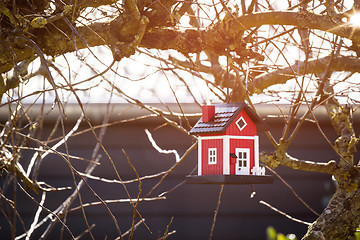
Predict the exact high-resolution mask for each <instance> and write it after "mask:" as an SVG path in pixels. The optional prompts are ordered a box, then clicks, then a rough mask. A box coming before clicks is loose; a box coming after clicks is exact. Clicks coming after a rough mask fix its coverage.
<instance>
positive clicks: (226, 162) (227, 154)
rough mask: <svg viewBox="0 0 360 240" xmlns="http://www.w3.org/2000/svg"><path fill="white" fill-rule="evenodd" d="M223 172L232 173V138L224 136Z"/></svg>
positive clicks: (225, 173)
mask: <svg viewBox="0 0 360 240" xmlns="http://www.w3.org/2000/svg"><path fill="white" fill-rule="evenodd" d="M223 174H224V175H230V138H229V136H224V139H223Z"/></svg>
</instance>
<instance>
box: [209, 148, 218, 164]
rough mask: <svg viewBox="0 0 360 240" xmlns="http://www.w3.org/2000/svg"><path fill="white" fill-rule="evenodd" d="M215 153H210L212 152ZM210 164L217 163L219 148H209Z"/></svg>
mask: <svg viewBox="0 0 360 240" xmlns="http://www.w3.org/2000/svg"><path fill="white" fill-rule="evenodd" d="M212 152H213V153H214V155H213V154H210V153H212ZM208 164H209V165H216V164H217V148H208Z"/></svg>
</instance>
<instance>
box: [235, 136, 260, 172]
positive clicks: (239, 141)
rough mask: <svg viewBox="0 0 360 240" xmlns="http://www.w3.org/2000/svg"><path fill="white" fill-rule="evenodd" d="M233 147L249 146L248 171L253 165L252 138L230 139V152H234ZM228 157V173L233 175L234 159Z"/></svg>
mask: <svg viewBox="0 0 360 240" xmlns="http://www.w3.org/2000/svg"><path fill="white" fill-rule="evenodd" d="M235 148H250V172H249V174H251V169H252V168H253V167H254V165H255V158H254V140H252V139H230V153H235ZM231 159H232V158H230V175H235V164H236V162H235V161H232V160H231Z"/></svg>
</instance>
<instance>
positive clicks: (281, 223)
mask: <svg viewBox="0 0 360 240" xmlns="http://www.w3.org/2000/svg"><path fill="white" fill-rule="evenodd" d="M96 108H97V109H98V111H97V110H96ZM104 108H105V106H102V105H96V106H94V107H93V109H91V111H92V113H89V117H90V118H91V119H93V123H94V124H99V122H100V119H101V116H99V115H98V114H97V113H99V114H100V112H101V111H103V109H104ZM124 109H126V106H123V105H119V106H116V111H115V112H114V113H113V115H112V117H111V121H114V120H119V119H121V118H124V117H125V116H123V115H120V116H119V115H118V114H117V113H119V112H123V111H122V110H124ZM188 109H189V111H193V112H194V111H199V112H200V111H201V109H200V108H199V109H196V108H194V106H193V105H189V106H188ZM89 111H90V110H89ZM131 111H132V112H131V114H133V116H139V115H141V114H143V112H139V111H137V110H134V109H132V110H131ZM258 111H259V114H260V115H262V116H263V117H265V116H268V117H267V118H266V119H265V120H266V121H267V123H268V124H269V125H270V127H271V132H272V133H273V135H274V136H275V137H279V136H280V134H281V131H282V127H283V122H282V118H281V117H269V114H271V115H274V114H278V113H279V112H278V111H277V110H276V109H272V110H271V109H268V107H261V106H260V107H259V110H258ZM129 112H130V110H129V111H127V114H130V113H129ZM0 114H1V116H2V117H3V118H4V117H6V113H0ZM34 114H36V113H34ZM69 116H70V117H69V120H68V122H67V124H68V125H67V126H66V128H67V129H70V128H71V127H72V126H73V124H74V122H73V120H75V119H76V116H77V112H76V111H75V113H74V112H72V113H71V114H69ZM126 117H128V116H126ZM318 117H319V119H320V120H321V125H322V130H323V131H324V132H325V133H328V135H329V137H330V140H332V141H333V140H334V139H335V137H336V136H335V132H334V131H333V129H332V128H331V125H330V124H329V121H328V120H327V118H326V117H325V116H324V114H323V112H322V113H321V112H320V113H319V115H318ZM53 119H55V118H54V116H53V117H51V116H50V117H49V121H48V122H47V124H46V128H47V129H45V133H44V136H46V132H49V131H50V127H51V126H52V124H53ZM196 119H197V117H194V118H192V119H191V123H192V124H193V123H194V122H195V121H196ZM358 122H359V121H357V122H356V121H355V123H356V128H357V129H358V128H359V124H358ZM162 124H163V122H161V121H160V122H159V121H157V120H154V119H147V120H146V119H145V120H141V121H137V122H132V123H124V124H117V125H114V126H111V127H109V128H108V129H107V132H106V137H105V139H104V146H105V147H106V149H107V151H108V152H109V154H110V156H111V157H112V159H113V161H114V163H115V167H116V169H117V171H118V172H119V174H120V176H121V178H122V179H123V180H128V179H134V178H136V175H135V174H134V172H133V171H132V169H131V168H130V167H129V164H128V162H127V160H126V157H125V155H124V154H123V152H122V149H124V150H125V151H126V153H127V155H128V156H129V158H130V160H131V163H132V164H133V165H134V167H135V168H136V170H137V172H138V173H139V174H140V176H144V175H149V174H155V173H158V172H161V171H166V170H167V169H169V168H170V167H171V166H172V165H173V164H175V158H174V156H173V155H164V154H160V153H158V152H157V151H156V150H154V149H153V148H152V146H151V144H150V142H149V140H148V139H147V137H146V133H145V131H144V129H145V128H147V129H149V131H150V132H152V133H153V137H154V139H155V140H156V142H157V143H158V145H159V146H160V147H161V148H163V149H176V150H177V151H178V152H179V154H180V155H182V154H183V153H184V152H185V150H186V149H187V148H188V147H189V146H190V145H191V144H192V139H191V138H190V137H188V136H185V135H184V134H181V133H180V132H178V131H177V130H175V129H173V128H171V127H169V126H166V127H162V128H159V129H156V128H157V127H159V126H160V125H162ZM81 128H82V129H85V128H86V124H85V123H84V124H82V126H81ZM58 135H60V132H59V133H58ZM95 144H96V141H95V139H94V138H93V136H92V134H91V133H90V132H88V133H85V134H82V135H79V136H76V137H73V138H71V139H70V140H69V141H68V148H69V153H70V154H72V155H76V156H82V157H84V158H87V159H90V158H91V154H92V149H93V148H94V146H95ZM60 150H62V151H65V149H64V148H61V149H60ZM272 150H273V148H272V146H271V145H270V143H269V141H268V140H267V139H266V137H265V136H264V135H263V134H260V151H267V152H270V151H272ZM289 153H290V154H292V155H293V156H294V157H298V158H301V159H308V160H313V161H318V162H325V161H328V160H330V159H337V157H336V154H334V153H333V151H332V150H331V147H330V146H329V145H328V144H327V142H326V141H325V140H324V138H323V137H322V135H321V134H320V133H319V131H318V129H317V127H316V126H315V124H313V123H311V122H306V123H305V126H304V128H303V130H302V131H300V133H299V134H298V136H297V137H296V138H295V141H294V143H293V144H292V145H291V147H290V149H289ZM101 154H102V156H103V157H102V158H101V165H100V166H98V167H97V168H96V169H95V171H94V173H93V175H96V176H101V177H104V178H107V179H116V174H115V172H114V170H113V166H112V164H111V163H110V161H109V160H108V159H107V158H106V157H105V154H104V153H103V152H102V153H101ZM31 156H32V155H31V153H30V152H28V153H27V152H25V156H24V159H23V160H22V162H23V164H24V165H25V166H26V162H27V161H29V159H30V158H31ZM357 159H359V157H357ZM72 164H73V165H74V166H75V167H76V169H78V170H79V171H84V169H85V167H86V165H87V163H86V162H84V161H79V160H72ZM196 164H197V151H196V150H195V151H193V152H192V153H191V154H190V155H189V157H188V158H187V159H186V160H185V161H184V162H182V163H181V164H180V165H179V167H178V168H176V170H175V171H174V172H173V173H171V174H170V175H169V176H168V177H167V178H166V179H165V181H164V183H163V184H161V185H160V187H159V188H157V189H156V190H155V191H154V192H153V193H152V194H151V195H150V197H151V196H156V195H158V194H161V193H162V192H165V191H169V193H168V194H166V195H165V196H166V200H158V201H153V202H142V203H140V205H139V211H140V213H141V214H142V217H143V218H145V219H146V220H145V221H146V223H147V224H148V226H149V227H150V229H151V231H152V234H150V233H149V232H148V231H147V230H146V228H145V227H144V226H139V228H138V230H137V231H136V232H135V235H134V239H157V237H159V236H161V235H162V234H163V233H164V231H165V229H166V226H167V225H168V224H169V222H170V220H171V218H172V217H174V219H173V221H172V223H171V225H170V227H169V231H170V232H171V231H172V230H176V233H175V234H173V235H171V236H170V237H169V238H168V239H208V237H209V233H210V229H211V224H212V219H213V215H214V210H215V208H216V204H217V200H218V194H219V190H220V186H216V185H215V186H209V185H189V184H184V183H183V182H184V180H185V176H186V175H188V174H189V173H190V172H191V171H192V170H193V169H194V168H195V167H196ZM276 171H277V172H278V173H279V174H280V175H281V176H282V177H283V178H284V179H285V180H286V181H287V182H288V183H289V184H290V185H291V186H292V187H293V189H294V190H295V191H296V192H297V194H298V195H299V196H301V197H302V198H303V199H304V200H305V201H306V202H307V203H308V204H309V205H310V206H311V207H312V208H313V209H314V210H315V211H317V212H321V211H322V209H323V208H324V206H325V204H326V203H327V201H328V198H329V196H331V194H332V192H333V191H334V182H333V181H332V180H331V176H329V175H326V174H315V173H308V172H301V171H294V170H291V169H288V168H285V167H279V168H278V169H276ZM196 172H197V171H195V172H194V173H196ZM268 173H269V172H268ZM4 179H5V175H4V173H3V176H2V178H1V181H2V182H3V181H4ZM39 180H40V181H45V182H47V183H49V184H51V185H52V186H55V187H61V186H68V185H70V186H73V185H74V184H73V180H72V174H71V171H70V170H69V167H68V164H67V163H66V162H65V161H64V160H63V159H61V158H60V157H58V156H55V155H51V156H48V157H47V158H46V159H45V161H44V163H43V165H42V167H41V174H40V176H39ZM76 180H77V181H79V178H78V177H76ZM159 180H160V178H155V179H149V180H144V181H143V182H142V195H143V196H144V195H145V194H146V193H147V192H148V191H149V190H150V189H151V188H152V187H153V186H154V185H155V184H156V183H158V182H159ZM1 184H2V183H1ZM88 184H89V185H90V186H91V188H92V189H93V190H94V191H95V192H96V193H97V194H98V195H99V196H100V197H101V198H102V199H122V198H126V194H125V191H124V188H123V187H122V186H121V185H120V184H115V183H114V184H109V183H106V184H105V183H103V182H99V181H95V180H89V181H88ZM179 184H180V185H179ZM127 188H128V190H129V192H130V194H131V196H132V197H133V198H136V196H137V190H138V184H137V183H132V184H128V185H127ZM173 188H175V189H173ZM171 189H173V190H171ZM254 190H255V191H256V195H255V197H254V198H250V195H251V187H250V186H248V185H244V186H225V187H224V191H223V195H222V198H221V205H220V209H219V213H218V216H217V221H216V226H215V230H214V238H213V239H229V240H230V239H265V238H266V237H265V231H266V228H267V227H268V226H273V227H275V229H276V230H278V231H279V232H282V233H285V234H288V233H294V234H296V235H297V236H302V235H303V234H304V233H305V232H306V230H307V226H305V225H302V224H300V223H296V222H293V221H291V220H289V219H287V218H285V217H284V216H282V215H280V214H278V213H276V212H274V211H272V210H270V209H269V208H267V207H265V206H264V205H262V204H260V203H259V201H260V200H263V201H266V202H267V203H269V204H271V205H273V206H275V207H277V208H278V209H280V210H281V211H284V212H286V213H288V214H289V215H291V216H293V217H295V218H299V219H302V220H304V221H308V222H311V221H313V220H314V219H316V216H315V215H314V214H313V213H312V212H310V211H309V210H308V209H306V207H304V206H303V205H302V204H301V203H300V201H299V200H298V199H296V198H295V197H294V195H293V194H292V193H291V191H290V190H289V189H288V188H287V187H286V186H285V185H284V184H283V183H282V182H281V181H279V180H278V179H275V183H274V184H271V185H256V186H254ZM8 192H10V188H9V190H8ZM71 192H72V191H69V190H68V191H63V192H57V193H49V194H48V195H47V200H46V202H47V203H46V207H47V208H49V209H55V208H56V207H57V206H58V205H59V204H61V203H62V202H63V201H64V199H66V197H67V196H68V195H69V194H70V193H71ZM81 193H82V201H83V203H87V202H91V201H97V199H96V198H95V197H94V196H93V194H92V193H91V191H90V190H89V189H87V188H86V187H84V188H83V189H82V190H81ZM8 196H9V197H10V198H11V195H8ZM36 198H37V199H38V200H39V199H40V196H36ZM78 204H79V201H78V200H76V201H75V203H74V204H73V206H72V207H75V206H78ZM17 207H18V211H19V214H20V215H21V216H23V221H24V223H25V225H26V227H27V228H29V226H30V224H31V218H32V216H33V214H34V211H35V210H36V205H35V204H34V203H33V202H32V200H30V199H29V198H28V197H26V196H25V195H23V194H21V193H19V194H18V198H17ZM109 207H110V209H111V211H112V212H113V214H114V215H115V217H116V219H117V221H118V223H119V226H120V228H121V231H122V232H125V231H127V230H128V228H129V227H130V226H131V218H132V214H133V209H132V207H131V206H130V205H129V204H128V203H114V204H109ZM85 212H86V217H87V220H88V222H89V224H90V225H91V224H96V227H95V228H94V229H93V231H92V233H93V235H94V236H95V238H96V239H105V236H107V237H108V238H107V239H113V238H114V237H115V236H116V229H115V225H114V223H113V222H112V219H111V217H110V216H109V215H108V214H107V212H106V210H105V208H104V207H103V206H93V207H88V208H86V209H85ZM44 215H45V213H44V214H42V215H41V216H44ZM137 220H138V218H137ZM0 224H1V229H0V239H9V238H10V233H9V225H8V224H7V222H6V221H5V219H4V217H3V216H1V217H0ZM67 224H68V226H69V227H70V229H71V231H72V232H73V234H74V235H75V236H76V235H78V234H80V233H81V232H82V231H83V230H84V229H85V228H86V226H85V222H84V220H83V215H82V212H81V210H78V211H74V212H72V213H70V214H69V215H68V217H67ZM18 225H19V227H18V229H19V232H21V225H20V224H19V221H18ZM46 226H47V225H46ZM60 227H61V226H60V224H57V225H56V228H55V229H54V230H53V233H52V235H51V236H50V237H49V239H58V238H59V234H60ZM42 231H44V227H42V228H40V229H39V230H37V231H36V232H35V234H34V238H33V239H38V237H39V234H40V233H41V232H42ZM64 236H65V237H64V239H69V235H68V234H67V233H66V231H64ZM84 239H90V237H89V236H88V235H87V236H85V237H84Z"/></svg>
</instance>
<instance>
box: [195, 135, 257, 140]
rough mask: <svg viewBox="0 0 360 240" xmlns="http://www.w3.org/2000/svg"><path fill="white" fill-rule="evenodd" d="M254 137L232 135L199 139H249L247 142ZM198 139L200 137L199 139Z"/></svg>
mask: <svg viewBox="0 0 360 240" xmlns="http://www.w3.org/2000/svg"><path fill="white" fill-rule="evenodd" d="M256 137H258V136H256V135H255V136H233V135H222V136H203V137H201V139H204V140H211V139H224V138H229V139H249V140H254V139H255V138H256ZM199 138H200V137H199Z"/></svg>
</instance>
